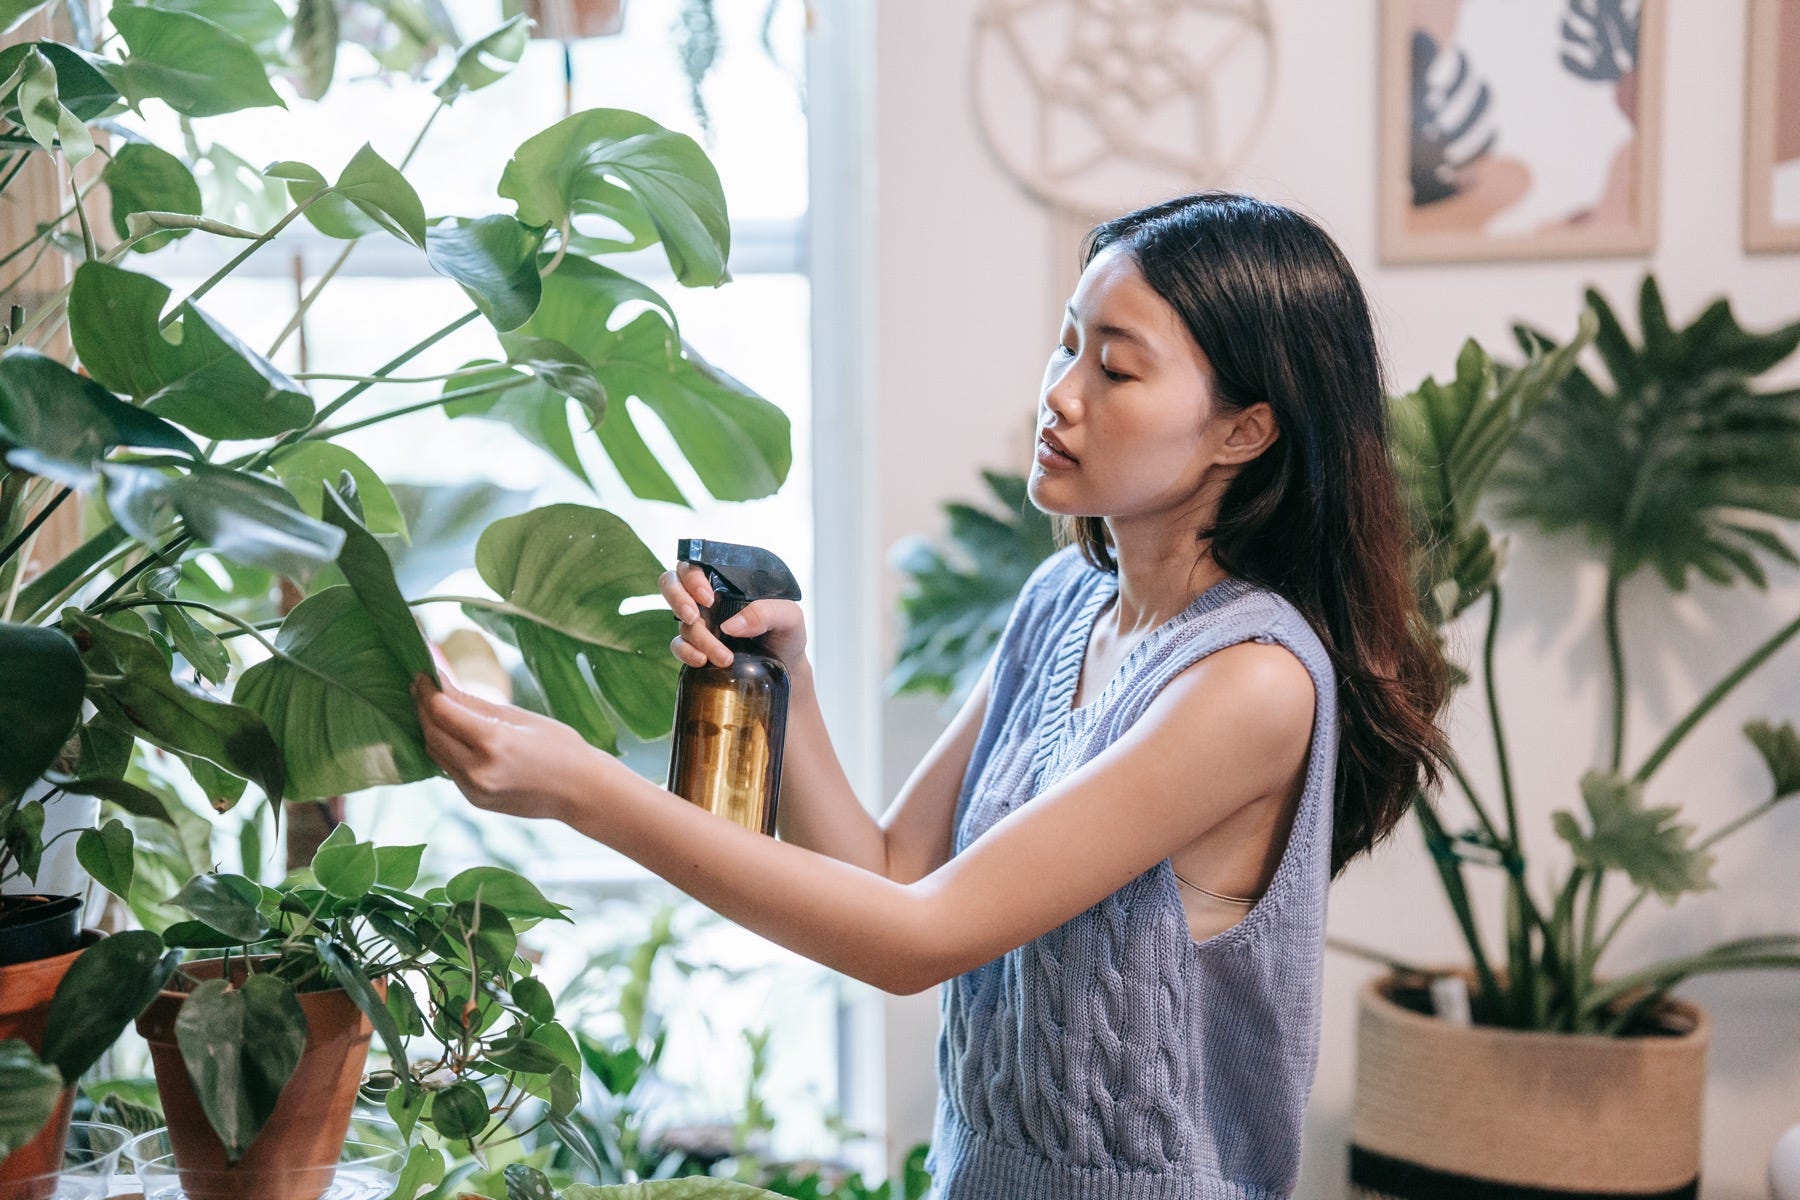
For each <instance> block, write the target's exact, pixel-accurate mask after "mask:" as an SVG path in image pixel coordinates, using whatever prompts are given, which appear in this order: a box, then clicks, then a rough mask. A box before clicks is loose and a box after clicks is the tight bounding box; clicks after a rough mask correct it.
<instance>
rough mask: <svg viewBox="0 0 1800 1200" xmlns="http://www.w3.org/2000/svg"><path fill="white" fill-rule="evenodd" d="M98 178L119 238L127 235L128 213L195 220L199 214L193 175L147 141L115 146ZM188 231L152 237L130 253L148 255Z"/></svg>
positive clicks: (153, 235)
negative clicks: (109, 200) (163, 214)
mask: <svg viewBox="0 0 1800 1200" xmlns="http://www.w3.org/2000/svg"><path fill="white" fill-rule="evenodd" d="M101 179H102V180H103V181H104V182H105V183H106V190H107V194H108V195H109V196H110V197H111V198H112V224H113V232H114V233H116V234H118V236H119V237H120V238H126V237H129V236H130V234H131V229H130V227H129V225H128V224H127V218H129V217H130V216H131V214H132V213H141V212H178V213H187V214H189V215H191V216H196V217H197V216H199V215H200V213H201V211H202V210H201V204H200V185H199V184H198V183H196V182H195V181H194V173H193V172H192V171H190V170H188V168H187V164H186V163H184V162H182V161H181V160H180V159H179V158H176V157H175V156H174V155H173V154H170V153H169V152H168V151H167V150H164V149H163V148H162V147H160V146H153V145H151V144H150V143H149V142H127V143H125V144H124V145H123V146H121V147H119V150H118V153H116V154H114V155H113V157H112V161H110V162H108V163H107V164H106V170H105V171H104V172H102V173H101ZM189 232H191V231H190V230H186V229H172V230H168V231H166V232H163V233H156V234H152V235H151V236H149V237H147V238H143V239H141V240H139V241H138V242H136V243H135V244H134V245H133V246H132V250H133V251H134V252H135V253H138V254H149V253H150V252H151V251H153V250H159V249H161V248H162V247H163V246H166V245H167V244H168V243H170V242H172V241H174V240H175V239H176V238H179V237H186V236H187V234H188V233H189Z"/></svg>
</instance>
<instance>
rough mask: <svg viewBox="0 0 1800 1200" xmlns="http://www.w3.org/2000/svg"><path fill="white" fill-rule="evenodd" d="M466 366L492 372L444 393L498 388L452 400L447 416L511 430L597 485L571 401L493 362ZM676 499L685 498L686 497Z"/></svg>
mask: <svg viewBox="0 0 1800 1200" xmlns="http://www.w3.org/2000/svg"><path fill="white" fill-rule="evenodd" d="M463 366H464V369H467V368H469V367H477V366H486V367H488V370H485V371H482V372H480V373H476V374H468V375H461V376H458V377H457V378H456V379H455V380H454V381H452V382H451V383H449V384H447V385H445V388H444V391H446V392H449V391H451V390H455V391H458V392H467V391H471V390H472V389H475V388H491V389H492V390H491V391H489V392H486V393H476V394H473V395H465V396H463V397H461V398H460V399H456V400H451V401H449V402H448V403H446V404H445V405H444V406H443V409H444V415H445V416H448V417H479V418H482V419H484V420H489V421H498V422H500V423H501V424H503V425H508V426H511V427H512V428H513V429H514V430H515V431H516V432H517V433H518V434H519V435H520V436H521V437H523V438H525V439H526V440H527V441H529V442H531V443H532V444H533V445H536V446H538V447H540V448H541V449H543V450H544V451H545V452H546V453H548V454H550V455H551V456H553V457H554V458H555V459H556V460H557V461H558V462H560V463H561V464H562V465H563V466H564V467H566V468H567V469H568V471H569V473H570V474H572V475H574V476H575V478H577V479H579V480H580V481H581V482H582V483H584V484H587V485H588V486H589V487H590V488H591V487H593V480H591V479H589V478H588V473H587V468H586V467H584V466H583V465H582V462H581V453H580V451H578V450H577V449H576V448H575V437H574V435H573V434H572V433H571V432H570V429H569V397H567V396H565V395H563V394H561V393H560V392H555V391H552V390H551V389H550V387H549V385H548V384H547V383H545V381H544V380H542V379H539V378H537V377H536V376H533V375H529V374H527V373H525V372H524V371H520V370H517V369H515V368H513V367H511V366H508V365H507V364H505V363H496V362H493V361H492V360H491V359H490V360H476V361H473V362H469V363H465V364H463ZM652 462H653V463H654V460H652ZM658 469H659V470H660V468H658ZM670 486H671V487H672V486H673V485H672V484H671V485H670ZM676 495H677V498H678V499H679V495H680V494H679V493H676Z"/></svg>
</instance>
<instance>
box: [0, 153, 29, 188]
mask: <svg viewBox="0 0 1800 1200" xmlns="http://www.w3.org/2000/svg"><path fill="white" fill-rule="evenodd" d="M30 161H31V155H29V154H24V153H21V154H20V155H19V156H18V159H17V161H14V162H12V163H10V164H8V166H7V171H6V178H4V179H0V192H4V191H5V190H6V189H7V188H8V187H9V186H11V184H12V181H13V180H14V179H16V178H17V177H18V174H19V172H20V171H23V170H24V169H25V164H26V163H28V162H30Z"/></svg>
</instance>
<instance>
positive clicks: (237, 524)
mask: <svg viewBox="0 0 1800 1200" xmlns="http://www.w3.org/2000/svg"><path fill="white" fill-rule="evenodd" d="M100 470H101V474H102V475H104V476H105V478H106V502H107V506H108V508H110V509H111V511H112V513H113V515H114V516H115V517H116V518H117V519H118V521H119V524H120V525H122V526H124V527H125V529H127V530H128V531H129V532H130V533H131V535H132V536H133V537H135V538H137V539H138V540H139V541H141V542H143V543H144V544H146V545H158V544H160V542H161V541H162V540H163V538H164V537H165V536H166V535H167V533H168V532H169V530H170V524H171V522H172V520H173V519H174V518H175V517H176V516H179V517H180V518H181V519H182V521H183V522H184V523H185V525H186V527H187V529H188V531H189V532H190V533H192V534H193V535H194V539H195V540H196V541H197V542H199V544H200V545H202V546H206V547H208V548H210V549H212V550H214V551H217V552H218V553H219V554H220V555H223V556H224V557H226V558H229V559H231V560H232V561H234V562H237V563H241V564H243V565H245V566H252V567H263V568H265V569H267V570H270V571H273V572H275V573H277V574H280V575H286V576H288V577H290V578H292V579H297V580H300V581H302V582H304V581H307V580H310V579H311V578H312V577H313V575H314V574H315V573H316V572H317V571H318V569H319V568H320V567H321V566H323V565H324V564H326V563H329V562H332V561H334V560H335V559H336V558H337V557H338V554H339V552H340V551H341V550H342V549H343V542H344V535H343V532H342V531H341V530H339V529H336V528H334V527H333V526H331V525H328V524H326V523H325V522H323V521H317V520H314V519H313V518H311V517H309V516H307V515H306V513H305V512H304V511H302V510H301V508H300V504H299V502H298V501H297V500H295V499H294V497H293V496H292V495H290V494H289V493H288V491H287V489H286V488H284V487H282V486H281V485H280V484H279V483H276V482H275V481H274V480H272V479H268V478H265V477H264V476H261V475H252V474H249V473H248V472H245V471H236V470H232V469H230V468H227V467H214V466H211V465H209V464H206V463H194V464H192V465H191V466H189V468H188V469H187V471H186V472H185V473H183V474H174V475H170V474H164V473H163V472H162V471H159V470H156V469H153V468H151V467H147V466H135V465H131V464H127V463H115V462H108V463H104V464H102V465H101V468H100Z"/></svg>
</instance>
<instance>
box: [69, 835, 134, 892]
mask: <svg viewBox="0 0 1800 1200" xmlns="http://www.w3.org/2000/svg"><path fill="white" fill-rule="evenodd" d="M131 844H132V842H131V830H129V829H127V828H125V825H124V823H123V822H121V821H117V820H112V821H108V822H107V823H106V824H105V825H104V826H102V827H101V828H99V829H84V830H82V831H81V834H80V836H79V837H78V838H77V839H76V842H75V858H76V860H77V861H78V862H80V863H81V867H82V870H84V871H86V872H87V873H88V874H89V875H92V876H93V877H94V878H95V879H97V880H99V882H100V886H101V887H103V888H105V889H106V890H107V891H109V892H111V893H112V894H113V895H115V896H117V897H118V898H119V899H121V900H126V899H129V898H130V896H131V861H132V860H131Z"/></svg>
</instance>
